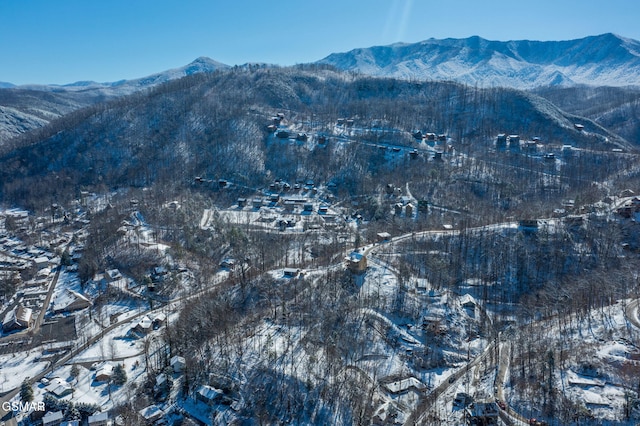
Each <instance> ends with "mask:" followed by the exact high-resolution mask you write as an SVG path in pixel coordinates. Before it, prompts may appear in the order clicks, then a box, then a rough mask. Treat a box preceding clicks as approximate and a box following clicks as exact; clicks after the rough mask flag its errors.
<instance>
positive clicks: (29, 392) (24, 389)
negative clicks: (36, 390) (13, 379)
mask: <svg viewBox="0 0 640 426" xmlns="http://www.w3.org/2000/svg"><path fill="white" fill-rule="evenodd" d="M20 399H21V400H22V402H31V401H33V388H32V387H31V382H30V381H29V379H24V381H23V382H22V386H21V387H20Z"/></svg>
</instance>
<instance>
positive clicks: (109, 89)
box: [14, 56, 229, 96]
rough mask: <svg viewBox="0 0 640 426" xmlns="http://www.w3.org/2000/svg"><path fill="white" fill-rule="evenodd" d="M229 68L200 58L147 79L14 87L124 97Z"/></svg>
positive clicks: (211, 60) (220, 63) (202, 57)
mask: <svg viewBox="0 0 640 426" xmlns="http://www.w3.org/2000/svg"><path fill="white" fill-rule="evenodd" d="M225 68H229V65H226V64H223V63H222V62H218V61H215V60H213V59H211V58H207V57H205V56H201V57H199V58H197V59H196V60H195V61H193V62H191V63H189V64H187V65H185V66H182V67H179V68H173V69H170V70H167V71H162V72H159V73H156V74H152V75H149V76H147V77H142V78H137V79H133V80H120V81H116V82H109V83H97V82H95V81H77V82H75V83H70V84H65V85H22V86H14V87H18V88H21V89H30V90H43V91H60V89H63V90H67V91H86V90H102V91H103V92H104V93H105V95H107V96H109V95H112V96H113V95H115V96H120V95H126V94H130V93H133V92H136V91H138V90H140V89H143V88H147V87H152V86H155V85H158V84H161V83H165V82H167V81H170V80H175V79H178V78H181V77H185V76H187V75H191V74H197V73H208V72H214V71H216V70H218V69H225Z"/></svg>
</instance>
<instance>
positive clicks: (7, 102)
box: [0, 57, 229, 145]
mask: <svg viewBox="0 0 640 426" xmlns="http://www.w3.org/2000/svg"><path fill="white" fill-rule="evenodd" d="M226 68H229V66H228V65H225V64H223V63H221V62H217V61H214V60H213V59H210V58H206V57H200V58H198V59H196V60H195V61H193V62H191V63H189V64H187V65H185V66H183V67H180V68H175V69H170V70H167V71H163V72H160V73H156V74H152V75H150V76H147V77H142V78H138V79H134V80H121V81H117V82H113V83H96V82H94V81H79V82H76V83H71V84H66V85H21V86H15V85H13V84H11V83H0V145H2V143H3V142H5V141H6V140H9V139H11V138H12V137H15V136H18V135H20V134H22V133H24V132H27V131H29V130H32V129H35V128H38V127H42V126H44V125H46V124H47V123H48V122H49V121H51V120H53V119H55V118H58V117H60V116H62V115H65V114H67V113H69V112H71V111H75V110H77V109H79V108H83V107H86V106H89V105H93V104H95V103H98V102H104V101H108V100H110V99H113V98H116V97H119V96H124V95H129V94H132V93H134V92H137V91H139V90H142V89H146V88H150V87H153V86H156V85H158V84H161V83H165V82H167V81H170V80H175V79H178V78H181V77H184V76H187V75H191V74H197V73H211V72H214V71H216V70H218V69H226Z"/></svg>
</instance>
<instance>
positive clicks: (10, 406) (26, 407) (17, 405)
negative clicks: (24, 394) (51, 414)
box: [2, 401, 46, 412]
mask: <svg viewBox="0 0 640 426" xmlns="http://www.w3.org/2000/svg"><path fill="white" fill-rule="evenodd" d="M2 409H3V410H4V411H13V412H16V411H46V410H45V408H44V401H38V402H22V401H11V402H9V401H6V402H3V403H2Z"/></svg>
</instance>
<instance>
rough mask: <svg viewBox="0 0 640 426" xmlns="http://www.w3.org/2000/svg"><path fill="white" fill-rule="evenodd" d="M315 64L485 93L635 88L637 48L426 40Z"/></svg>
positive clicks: (639, 65)
mask: <svg viewBox="0 0 640 426" xmlns="http://www.w3.org/2000/svg"><path fill="white" fill-rule="evenodd" d="M319 62H320V63H326V64H331V65H334V66H336V67H337V68H339V69H343V70H353V71H360V72H362V73H364V74H369V75H374V76H385V77H399V78H410V79H421V80H454V81H458V82H462V83H466V84H471V85H475V84H478V85H481V86H484V87H487V86H506V87H514V88H518V89H531V88H535V87H544V86H572V85H578V84H586V85H592V86H629V85H633V86H640V42H638V41H636V40H632V39H628V38H624V37H620V36H618V35H615V34H603V35H599V36H592V37H586V38H582V39H577V40H569V41H528V40H521V41H506V42H503V41H491V40H485V39H483V38H480V37H477V36H475V37H469V38H465V39H452V38H448V39H444V40H436V39H429V40H425V41H422V42H419V43H412V44H406V43H396V44H392V45H390V46H376V47H370V48H362V49H354V50H351V51H350V52H346V53H333V54H331V55H329V56H327V57H326V58H324V59H322V60H320V61H319Z"/></svg>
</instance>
